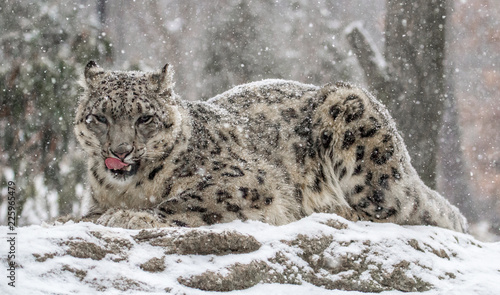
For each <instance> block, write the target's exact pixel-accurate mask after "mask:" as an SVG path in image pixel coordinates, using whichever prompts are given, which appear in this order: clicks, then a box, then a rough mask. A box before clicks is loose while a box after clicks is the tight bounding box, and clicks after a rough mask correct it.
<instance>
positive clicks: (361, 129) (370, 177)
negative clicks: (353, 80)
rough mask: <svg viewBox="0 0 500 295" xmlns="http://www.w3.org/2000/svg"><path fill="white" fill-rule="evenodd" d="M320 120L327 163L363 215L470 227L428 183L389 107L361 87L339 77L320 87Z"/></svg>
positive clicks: (462, 228)
mask: <svg viewBox="0 0 500 295" xmlns="http://www.w3.org/2000/svg"><path fill="white" fill-rule="evenodd" d="M319 99H320V100H322V101H323V103H322V105H321V106H320V107H319V108H318V112H317V113H316V117H315V121H316V124H317V126H319V128H317V132H318V133H317V135H316V136H317V142H318V146H319V147H320V149H321V154H322V159H323V161H324V165H325V166H326V167H328V169H329V170H330V171H333V174H334V175H333V177H332V180H331V185H336V186H339V187H340V189H341V190H342V192H343V194H344V197H345V198H346V200H347V202H348V203H349V205H350V206H351V207H352V208H353V209H354V210H356V211H357V212H358V213H359V215H360V216H361V217H362V219H364V220H371V221H378V222H394V223H398V224H412V225H413V224H423V225H436V226H440V227H444V228H449V229H453V230H456V231H465V221H464V218H463V216H462V215H461V214H460V213H459V212H458V210H457V209H456V208H455V207H454V206H452V205H451V204H449V203H448V201H446V200H445V199H444V198H443V197H442V196H440V195H439V194H438V193H436V192H434V191H433V190H431V189H429V188H428V187H427V186H426V185H425V184H424V183H423V182H422V181H421V180H420V178H419V177H418V175H417V173H416V171H415V169H414V168H413V167H412V166H411V163H410V157H409V155H408V152H407V150H406V147H405V145H404V143H403V140H402V138H401V136H400V135H399V134H398V132H397V131H396V127H395V123H394V121H393V119H392V118H391V117H390V115H389V113H388V112H387V110H386V108H385V107H384V106H383V105H382V104H381V103H380V102H378V101H377V100H376V99H375V98H374V97H372V96H371V95H370V94H368V93H367V92H365V91H363V90H362V89H359V88H355V87H353V86H351V85H348V84H343V83H338V84H336V85H334V86H333V85H328V86H325V87H324V88H323V89H322V90H321V91H320V92H319Z"/></svg>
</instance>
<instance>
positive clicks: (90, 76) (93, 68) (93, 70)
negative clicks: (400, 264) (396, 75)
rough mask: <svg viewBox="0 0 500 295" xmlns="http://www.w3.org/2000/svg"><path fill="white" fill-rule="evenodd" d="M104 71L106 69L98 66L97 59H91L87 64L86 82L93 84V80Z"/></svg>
mask: <svg viewBox="0 0 500 295" xmlns="http://www.w3.org/2000/svg"><path fill="white" fill-rule="evenodd" d="M102 73H104V70H103V69H102V68H101V67H100V66H98V65H97V64H96V63H95V61H93V60H91V61H89V62H88V63H87V65H86V66H85V83H86V84H87V85H92V82H93V81H94V79H95V78H96V76H98V75H99V74H102Z"/></svg>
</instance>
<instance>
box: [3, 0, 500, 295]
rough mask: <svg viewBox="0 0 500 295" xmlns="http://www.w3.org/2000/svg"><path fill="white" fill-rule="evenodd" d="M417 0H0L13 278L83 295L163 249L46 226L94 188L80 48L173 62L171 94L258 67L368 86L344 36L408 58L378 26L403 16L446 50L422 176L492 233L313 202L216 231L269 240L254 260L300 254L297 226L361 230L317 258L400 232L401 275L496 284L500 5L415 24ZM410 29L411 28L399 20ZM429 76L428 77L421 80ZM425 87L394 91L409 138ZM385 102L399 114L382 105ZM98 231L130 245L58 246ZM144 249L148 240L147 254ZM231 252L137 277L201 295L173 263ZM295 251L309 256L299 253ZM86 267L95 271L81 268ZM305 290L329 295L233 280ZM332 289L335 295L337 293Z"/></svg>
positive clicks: (306, 79) (457, 287)
mask: <svg viewBox="0 0 500 295" xmlns="http://www.w3.org/2000/svg"><path fill="white" fill-rule="evenodd" d="M424 2H425V3H430V1H409V0H406V1H405V0H399V1H387V2H386V1H384V0H372V1H364V0H319V1H306V0H296V1H266V0H262V1H250V0H218V1H194V0H193V1H191V0H182V1H181V0H178V1H176V0H148V1H146V0H134V1H111V0H72V1H63V0H46V1H29V0H14V1H12V0H5V1H3V2H2V5H0V185H1V186H0V226H1V227H0V237H1V238H2V239H4V237H6V235H7V233H8V232H9V231H8V227H6V226H5V225H7V214H8V197H9V196H10V195H9V192H12V189H11V190H10V191H9V185H8V182H9V181H12V182H14V183H15V185H13V186H11V187H12V188H14V189H15V197H16V211H17V223H18V225H19V226H27V225H31V226H29V227H21V228H18V235H19V240H18V244H17V247H18V257H17V258H18V261H17V262H18V263H20V265H21V266H22V268H18V274H19V275H20V276H19V277H18V280H19V282H27V281H30V282H31V284H24V285H23V287H24V289H15V290H16V291H17V292H20V293H19V294H36V292H41V290H42V291H43V290H45V291H46V293H51V292H54V291H53V290H54V286H55V287H56V289H57V290H58V292H60V293H63V291H62V288H63V286H64V288H68V289H64V290H69V291H67V292H68V293H69V292H71V290H80V292H81V293H83V294H84V293H86V292H87V291H88V292H90V293H93V292H94V290H96V286H97V287H99V286H102V287H103V288H104V289H107V290H108V291H109V292H111V293H110V294H119V293H120V292H121V291H120V290H119V289H117V288H116V284H115V283H116V282H114V280H115V279H118V280H121V278H122V275H123V274H127V273H130V272H136V271H139V270H138V269H139V264H140V263H142V262H143V261H145V260H147V259H149V258H151V257H153V256H154V255H156V254H158V253H159V252H158V251H160V250H159V249H153V248H151V247H149V246H147V245H146V246H144V245H143V246H139V245H138V244H137V243H135V244H134V242H133V236H135V235H137V231H125V230H118V229H103V228H102V227H99V226H94V225H89V224H79V225H68V226H64V227H54V228H51V227H49V226H40V224H41V222H42V221H46V220H49V219H50V218H52V217H55V216H59V215H62V214H68V213H73V214H76V215H78V214H79V213H80V212H81V211H82V204H81V203H80V200H81V198H82V197H83V196H85V195H86V194H88V191H87V190H86V187H87V185H86V180H85V155H84V154H83V153H82V151H81V150H80V149H79V147H78V146H77V145H76V143H75V138H74V136H73V133H72V121H73V118H74V111H75V108H76V105H77V100H78V96H79V93H80V91H81V89H80V88H79V86H78V85H77V81H78V79H79V77H80V75H81V73H82V71H83V66H84V65H85V64H86V63H87V62H88V61H89V60H90V59H93V60H96V61H97V62H98V64H100V65H101V66H103V67H105V68H109V69H121V70H157V69H160V68H161V67H162V66H163V65H164V64H165V63H170V64H171V65H173V66H174V68H175V70H176V75H175V81H176V92H177V93H178V94H180V95H181V96H182V97H183V98H184V99H189V100H196V99H203V100H204V99H208V98H210V97H213V96H215V95H216V94H219V93H222V92H223V91H225V90H227V89H229V88H231V87H232V86H235V85H238V84H241V83H246V82H251V81H257V80H261V79H265V78H281V79H291V80H297V81H299V82H303V83H311V84H315V85H323V84H325V83H329V82H335V81H339V80H344V81H350V82H353V83H355V84H358V85H361V86H363V87H365V88H367V89H369V90H370V91H374V92H378V91H380V89H379V87H378V85H376V84H374V83H373V81H372V80H371V79H370V77H367V75H366V68H363V66H362V65H361V61H362V57H363V56H361V55H359V54H358V52H357V51H356V50H354V48H353V44H352V43H350V42H349V40H348V38H347V35H349V33H352V30H353V29H354V28H358V29H359V30H360V31H361V32H363V34H364V36H365V37H367V39H366V40H367V41H368V43H367V44H368V45H369V46H370V47H371V48H372V49H374V50H375V51H376V52H377V54H376V55H375V58H374V60H375V62H376V64H377V65H378V66H380V67H381V68H382V69H390V68H391V66H393V65H396V64H397V63H398V62H403V63H404V62H406V60H404V59H402V58H401V57H398V56H397V50H396V52H394V51H391V50H389V49H388V48H389V46H387V44H388V43H389V42H387V41H388V40H389V39H390V38H394V34H392V33H391V34H392V35H391V34H389V35H388V32H393V31H392V28H394V27H398V28H402V29H403V31H400V35H399V37H400V38H402V40H410V41H411V40H416V39H415V38H414V37H415V35H419V36H420V35H421V36H427V34H430V33H431V31H432V32H438V33H439V32H443V33H444V36H445V37H444V41H445V42H444V44H445V47H444V50H443V52H442V54H441V53H440V54H438V55H436V57H438V58H444V60H443V65H444V75H442V77H439V79H437V80H439V81H435V82H436V84H435V89H439V88H440V87H441V86H439V85H440V84H439V83H442V85H443V87H442V88H443V89H444V92H443V93H441V94H440V95H439V96H437V97H436V100H438V101H439V102H441V103H442V105H443V109H442V110H441V109H439V110H438V109H436V113H438V114H437V115H438V119H439V120H435V121H433V122H431V123H432V125H431V126H432V129H436V130H437V129H439V135H438V136H439V138H438V141H437V142H438V145H439V147H438V146H433V147H432V148H431V149H430V150H428V149H426V150H425V151H423V150H422V151H421V152H422V154H423V153H431V154H432V155H434V156H435V157H436V161H437V165H436V168H435V171H432V173H431V174H432V177H431V178H430V180H429V184H430V185H431V186H433V187H435V188H436V189H437V190H438V191H440V192H441V193H442V194H443V195H445V196H446V197H447V198H448V199H449V200H450V202H452V203H453V204H455V205H456V206H458V207H459V208H460V209H461V211H462V212H463V213H464V214H465V215H466V216H467V218H468V219H469V222H470V224H471V233H472V234H473V235H474V236H475V237H476V238H477V239H479V240H481V241H483V242H490V243H483V242H479V241H477V240H474V239H473V238H472V237H470V236H467V235H461V234H457V233H451V232H449V231H446V230H440V229H432V228H423V227H409V228H405V227H399V226H396V225H384V224H366V223H360V224H352V223H348V222H346V224H348V230H338V229H337V230H334V229H331V228H330V229H329V228H328V227H325V226H324V225H323V224H322V221H324V220H323V219H325V220H326V217H325V216H323V215H321V216H319V217H318V216H315V217H309V218H307V219H306V220H304V221H299V222H297V223H293V224H291V225H287V226H285V227H279V228H276V227H271V226H268V225H264V224H258V223H241V222H239V223H232V224H229V225H217V226H214V227H211V228H210V230H214V231H218V230H222V229H226V228H227V229H237V231H239V232H241V233H244V234H251V235H255V237H256V239H257V240H258V241H259V242H260V243H262V245H264V246H263V248H261V250H259V251H258V252H257V255H256V254H255V253H252V254H251V256H250V254H248V255H246V256H245V255H242V256H241V257H239V259H242V260H241V261H242V262H245V261H246V262H248V261H249V260H248V259H249V257H254V258H255V257H256V258H258V259H264V260H266V259H268V258H269V257H270V255H271V254H275V252H273V251H278V250H283V251H285V252H286V251H291V252H286V253H289V254H290V253H292V252H293V253H295V252H294V251H296V249H292V248H290V247H288V246H286V245H285V244H283V242H282V240H287V239H291V240H293V239H294V238H295V237H296V235H297V233H300V232H304V231H308V232H309V233H310V234H311V235H325V234H336V235H338V238H339V240H337V242H339V241H340V242H341V241H342V240H343V239H353V240H355V241H357V242H356V243H353V245H352V247H342V246H339V247H340V250H341V251H340V252H338V251H337V252H335V251H333V250H332V251H333V252H325V253H326V254H324V255H326V256H328V255H333V254H332V253H336V254H338V255H341V254H342V253H344V254H345V253H347V252H349V253H357V252H356V251H358V250H359V249H362V248H363V241H366V240H369V241H371V242H372V243H373V244H374V245H375V244H376V245H382V246H381V247H382V248H376V247H375V248H373V249H375V250H376V249H379V250H380V252H381V253H384V252H385V251H387V248H385V246H387V245H390V244H391V243H390V241H395V242H394V243H395V246H394V247H393V248H390V249H392V251H394V252H390V253H392V254H393V255H394V256H393V259H392V260H391V259H389V262H390V263H393V265H395V264H397V263H398V261H399V260H398V259H403V258H405V257H406V256H409V257H412V259H413V260H412V263H413V264H410V265H411V266H412V267H413V268H412V269H411V271H409V272H408V275H409V276H416V277H420V278H424V280H427V281H428V282H429V283H430V284H432V285H434V286H435V289H433V290H432V291H429V293H428V294H499V293H500V289H498V284H497V283H495V282H498V280H499V274H500V269H499V268H498V265H500V252H499V244H498V242H496V243H491V242H494V241H499V240H500V238H499V237H500V132H498V126H499V124H500V94H499V93H500V91H499V90H500V68H499V65H500V23H499V22H500V21H499V19H500V5H499V3H498V1H497V0H457V1H453V0H448V1H446V0H436V1H432V3H438V4H441V6H440V9H445V10H446V12H445V13H444V14H443V15H442V16H441V19H442V21H438V22H436V23H433V25H432V26H430V27H427V29H426V30H423V31H419V30H418V29H417V30H414V26H415V18H412V15H411V13H408V11H409V10H407V9H408V8H407V7H408V5H410V6H411V5H413V8H415V9H416V8H418V7H419V5H423V3H424ZM390 3H393V4H394V3H395V4H397V5H399V4H401V7H405V8H401V9H399V10H398V7H397V5H396V6H394V5H393V6H390ZM412 3H413V4H412ZM423 6H425V5H423ZM423 6H422V7H423ZM410 10H411V9H410ZM441 12H442V10H441ZM430 14H431V12H429V15H430ZM416 23H417V27H418V24H420V25H422V24H423V21H422V20H421V19H417V20H416ZM412 26H413V30H412V29H411V28H412ZM406 27H408V30H407V31H404V29H405V28H406ZM391 36H392V37H391ZM389 37H390V38H389ZM396 37H398V36H396ZM405 38H406V39H405ZM412 38H413V39H412ZM392 40H394V39H392ZM408 46H409V47H408ZM420 47H422V48H420ZM408 48H410V49H411V48H413V49H414V50H415V55H416V56H417V57H418V56H423V55H425V54H426V52H427V51H426V50H427V48H424V46H423V44H415V43H412V42H408V44H403V43H401V48H400V49H402V50H403V51H404V50H406V49H408ZM419 48H420V49H419ZM396 49H397V48H396ZM416 65H417V64H410V63H409V62H408V64H407V65H404V66H406V67H407V69H408V71H411V70H412V69H413V68H414V67H415V66H416ZM427 74H428V73H426V74H423V75H422V76H423V77H424V78H423V79H424V80H426V79H425V77H426V76H427ZM441 78H442V79H441ZM393 79H394V81H396V82H401V83H402V84H407V86H412V84H415V85H416V84H417V82H415V81H414V80H412V79H406V80H405V81H397V80H398V76H396V77H393ZM429 80H431V81H429ZM394 81H393V82H394ZM429 82H430V83H429ZM432 82H433V81H432V79H430V78H429V79H427V85H428V87H427V88H430V89H431V90H432V89H434V86H433V84H432ZM438 82H439V83H438ZM429 85H430V86H429ZM413 86H414V85H413ZM427 90H429V89H427ZM402 91H403V93H410V92H405V91H406V88H405V89H402ZM402 97H404V96H402ZM423 101H424V100H423V98H422V97H420V95H415V96H411V97H406V98H404V99H401V101H400V105H401V106H402V108H403V109H405V108H406V110H410V112H409V114H408V115H405V117H404V118H405V122H401V121H399V122H398V125H399V126H400V127H401V129H402V130H403V133H404V135H405V136H406V139H407V138H408V134H409V132H411V130H408V129H404V128H403V127H404V124H407V125H408V124H409V125H411V126H414V127H415V128H414V129H415V130H417V131H418V130H422V129H423V132H426V130H425V128H423V127H422V126H423V125H421V124H422V122H424V121H425V119H428V118H422V117H421V115H420V114H419V113H417V111H415V113H412V112H411V110H412V109H413V107H417V106H418V105H420V104H421V103H422V102H423ZM388 102H389V104H390V103H391V102H394V99H392V100H389V101H388ZM398 103H399V102H398ZM389 108H390V109H391V110H392V111H393V114H395V115H397V114H398V112H397V111H394V109H392V108H391V106H390V105H389ZM415 109H417V108H415ZM396 119H397V118H396ZM434 131H435V130H434ZM424 135H425V134H424ZM409 149H410V152H412V149H413V150H415V149H416V150H417V152H416V153H415V152H413V153H412V156H413V160H414V161H418V157H415V155H417V156H418V147H415V146H413V145H412V146H409ZM423 176H424V178H425V175H423ZM425 179H428V178H425ZM329 218H333V217H329ZM367 229H369V232H368V231H367ZM100 231H105V232H106V231H108V232H107V235H109V236H111V237H114V236H122V237H125V239H129V240H130V242H131V243H132V244H133V247H132V248H130V249H128V250H127V251H128V252H127V255H130V257H132V258H131V259H127V260H125V261H123V262H119V261H118V262H116V261H114V260H113V259H114V257H113V256H112V255H111V256H110V255H108V256H106V257H105V258H104V259H103V261H99V263H97V262H95V261H94V260H92V261H90V260H88V259H87V260H85V259H78V257H72V256H71V255H69V256H68V255H67V253H66V251H68V248H67V247H66V246H67V245H66V246H61V244H60V243H58V241H67V240H75V239H76V240H78V239H80V240H84V241H88V242H92V243H94V242H95V243H97V244H98V245H101V246H103V245H105V244H102V243H103V242H102V241H101V242H100V241H98V238H97V237H96V236H93V234H91V233H92V232H94V233H95V232H100ZM413 236H417V237H418V239H419V242H420V243H422V245H436V247H438V246H439V247H443V248H442V249H446V250H445V253H448V254H450V253H456V254H457V256H453V257H451V259H443V257H438V256H436V255H434V254H430V256H429V253H427V254H426V255H424V253H423V252H422V251H418V250H417V251H414V250H415V249H414V247H413V248H412V247H410V246H409V244H408V243H402V242H401V241H404V240H405V239H410V238H412V237H413ZM360 237H363V239H362V238H360ZM365 238H366V239H365ZM96 239H97V240H96ZM99 243H101V244H99ZM377 243H379V244H377ZM380 243H382V244H380ZM384 243H385V244H384ZM275 245H279V247H281V248H276V249H273V248H272V247H271V246H275ZM333 245H334V244H332V247H333ZM384 245H385V246H384ZM444 245H448V246H444ZM7 247H8V244H7V243H4V242H2V243H0V251H1V253H0V260H1V261H2V268H3V266H4V265H6V264H4V263H3V262H6V261H7V260H6V253H7V251H8V249H7ZM103 247H104V246H103ZM287 247H288V248H287ZM356 247H358V248H356ZM422 247H423V246H422ZM417 248H418V247H417ZM423 248H425V247H423ZM431 248H432V247H431ZM152 249H153V250H154V251H156V252H154V251H153V252H149V251H150V250H152ZM373 249H372V250H373ZM412 249H413V250H412ZM330 250H331V249H330ZM330 250H329V251H330ZM334 250H335V249H334ZM337 250H338V249H337ZM424 250H428V249H427V248H425V249H424ZM266 251H267V252H266ZM405 251H409V252H405ZM157 252H158V253H157ZM421 252H422V253H421ZM65 253H66V254H65ZM339 253H340V254H339ZM33 254H48V255H49V256H47V257H48V258H49V259H46V260H44V261H45V262H43V263H42V262H41V261H38V260H37V258H36V256H33ZM53 254H54V255H53ZM295 254H296V253H295ZM51 255H53V256H52V257H51ZM432 255H434V256H432ZM291 257H293V258H292V259H298V258H297V257H295V256H291ZM336 257H340V256H336ZM370 257H371V258H372V260H373V261H375V262H377V263H378V262H380V263H382V262H383V261H381V260H380V259H381V258H380V257H379V256H377V255H376V254H373V256H370ZM429 257H431V258H429ZM166 259H167V260H166V262H164V264H165V265H166V266H168V267H170V266H169V265H171V263H177V262H172V261H175V259H178V257H173V256H169V257H168V258H166ZM169 259H170V260H172V259H173V260H172V261H170V260H169ZM42 260H43V258H42ZM419 260H421V261H422V262H418V261H419ZM235 261H236V260H235V257H233V256H232V257H229V258H228V257H226V256H224V257H215V258H214V257H206V256H200V257H198V256H195V257H192V256H189V257H187V258H185V260H184V263H182V264H179V265H180V266H181V267H180V268H179V269H176V271H173V269H171V268H169V269H168V271H167V273H168V274H170V276H169V277H168V278H167V279H165V277H164V274H162V275H161V276H159V275H155V274H153V275H144V272H141V277H139V278H136V279H137V280H138V282H139V283H138V286H139V287H143V288H144V290H146V291H147V292H153V293H154V292H163V291H164V289H163V288H167V287H168V288H171V290H173V292H174V293H175V292H180V293H183V292H185V293H188V294H191V293H193V294H198V293H199V292H195V291H193V289H189V288H187V287H186V286H184V285H181V284H179V283H178V282H177V277H178V276H182V275H194V274H196V273H197V272H198V273H199V272H201V271H202V270H203V269H212V270H216V269H219V270H220V269H222V270H221V272H222V273H223V274H224V273H225V271H224V268H225V267H226V266H227V265H228V264H229V263H234V262H235ZM294 261H295V262H297V263H299V264H300V263H303V261H300V259H298V260H294ZM64 265H80V266H79V268H68V267H65V266H64ZM193 265H194V266H195V267H198V266H200V268H199V270H198V271H197V270H196V269H193ZM419 265H420V266H419ZM422 265H423V266H427V267H428V268H426V267H422ZM117 266H119V267H117ZM96 267H103V268H102V270H100V271H102V273H103V274H105V273H108V276H105V277H104V279H103V281H100V282H98V283H97V285H92V283H90V285H86V282H88V281H92V275H98V274H95V273H92V272H87V269H86V268H90V269H95V268H96ZM389 268H390V267H389ZM447 272H449V273H454V276H455V279H452V278H451V277H446V275H445V274H446V273H447ZM83 273H85V274H89V275H85V276H83V277H84V278H85V279H82V274H83ZM442 275H445V277H446V279H443V280H440V281H437V280H438V279H436V277H440V276H442ZM160 277H161V279H160ZM47 278H49V279H47ZM365 278H367V277H365ZM3 279H4V277H3V276H2V281H1V285H0V293H1V294H5V293H4V292H3V290H4V289H2V288H5V286H6V282H4V281H3ZM165 280H166V281H165ZM53 283H57V284H55V285H53ZM113 284H115V285H113ZM51 290H52V291H51ZM8 291H9V292H11V291H12V289H8ZM146 291H145V292H146ZM64 292H66V291H64ZM75 292H76V291H75ZM306 292H314V293H315V294H331V293H330V291H326V290H325V289H322V288H320V287H317V286H313V285H311V284H309V283H307V282H303V284H302V285H300V286H298V285H256V286H254V287H252V288H251V289H248V290H247V291H235V292H234V294H249V293H254V294H262V293H273V294H290V293H306ZM339 292H340V293H337V294H343V293H344V292H342V291H339ZM346 293H347V292H346ZM398 293H400V292H399V291H389V292H387V294H398ZM349 294H356V292H355V293H349Z"/></svg>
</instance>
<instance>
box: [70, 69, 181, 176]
mask: <svg viewBox="0 0 500 295" xmlns="http://www.w3.org/2000/svg"><path fill="white" fill-rule="evenodd" d="M171 76H172V73H171V71H169V69H168V65H167V66H165V68H164V69H163V71H162V72H158V73H141V72H120V71H114V72H112V71H103V70H102V69H101V68H100V67H98V66H97V65H96V64H95V63H94V62H89V64H88V65H87V67H86V69H85V82H84V83H85V85H84V87H85V95H84V97H83V99H82V101H81V102H80V105H79V107H78V110H77V115H76V124H75V133H76V137H77V138H78V140H79V142H80V144H81V145H82V147H83V148H84V150H85V151H86V152H87V153H88V155H89V156H90V157H91V158H90V159H89V165H91V167H89V168H90V169H91V171H92V176H93V177H94V178H95V180H97V181H98V182H100V183H101V182H102V183H106V182H107V181H105V179H106V178H107V179H109V180H115V181H119V182H123V181H127V180H130V179H132V178H133V177H134V176H135V175H136V174H138V173H141V171H142V172H144V171H145V168H146V166H147V165H148V163H151V162H155V161H158V160H160V159H161V158H162V157H166V156H168V153H169V150H170V151H171V149H172V148H173V145H174V142H175V137H176V134H177V133H178V130H177V129H178V128H179V127H178V126H179V125H180V124H178V123H179V120H180V116H179V114H178V112H177V107H176V106H175V104H174V102H173V99H172V95H173V92H172V88H171V84H172V82H171V80H170V79H171ZM92 166H94V167H92Z"/></svg>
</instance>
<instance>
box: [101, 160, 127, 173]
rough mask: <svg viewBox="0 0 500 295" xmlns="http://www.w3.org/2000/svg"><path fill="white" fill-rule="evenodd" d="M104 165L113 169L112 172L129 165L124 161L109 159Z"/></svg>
mask: <svg viewBox="0 0 500 295" xmlns="http://www.w3.org/2000/svg"><path fill="white" fill-rule="evenodd" d="M104 164H106V167H108V169H112V170H120V169H122V168H123V167H127V166H128V165H129V164H127V163H123V162H122V161H120V160H118V159H116V158H107V159H106V160H105V161H104Z"/></svg>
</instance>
